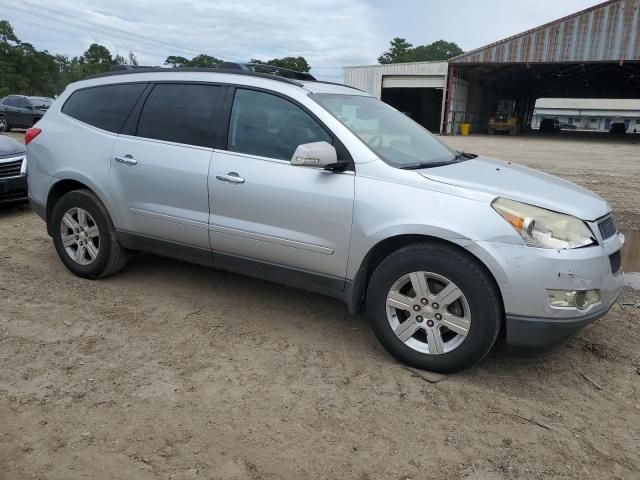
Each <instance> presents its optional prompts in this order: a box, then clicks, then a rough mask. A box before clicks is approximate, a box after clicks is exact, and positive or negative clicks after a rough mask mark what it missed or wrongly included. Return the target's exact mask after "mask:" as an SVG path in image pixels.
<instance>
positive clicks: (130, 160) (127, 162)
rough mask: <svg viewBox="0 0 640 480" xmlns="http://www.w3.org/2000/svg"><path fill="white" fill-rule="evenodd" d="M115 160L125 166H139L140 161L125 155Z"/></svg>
mask: <svg viewBox="0 0 640 480" xmlns="http://www.w3.org/2000/svg"><path fill="white" fill-rule="evenodd" d="M114 160H115V161H116V162H118V163H123V164H125V165H137V164H138V161H137V160H136V159H135V158H133V157H132V156H131V155H125V156H124V157H114Z"/></svg>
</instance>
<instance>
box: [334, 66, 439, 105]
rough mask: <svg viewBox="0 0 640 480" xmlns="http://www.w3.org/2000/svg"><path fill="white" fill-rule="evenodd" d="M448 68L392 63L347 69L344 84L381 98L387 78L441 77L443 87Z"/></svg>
mask: <svg viewBox="0 0 640 480" xmlns="http://www.w3.org/2000/svg"><path fill="white" fill-rule="evenodd" d="M447 67H448V64H447V62H413V63H392V64H387V65H367V66H361V67H345V69H344V83H345V84H347V85H350V86H352V87H356V88H359V89H360V90H364V91H365V92H367V93H370V94H371V95H374V96H376V97H378V98H380V97H381V96H382V83H383V78H384V77H385V76H401V75H402V76H405V75H406V76H429V77H440V78H441V79H442V82H441V85H440V87H442V86H444V85H445V82H446V76H447Z"/></svg>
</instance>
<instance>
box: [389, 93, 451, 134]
mask: <svg viewBox="0 0 640 480" xmlns="http://www.w3.org/2000/svg"><path fill="white" fill-rule="evenodd" d="M382 101H383V102H385V103H388V104H389V105H391V106H392V107H393V108H395V109H397V110H400V111H401V112H402V113H404V114H405V115H407V116H408V117H411V118H412V119H413V120H415V121H416V122H418V123H419V124H420V125H422V126H423V127H424V128H426V129H427V130H429V131H431V132H433V133H438V132H439V131H440V113H441V112H442V90H440V89H437V88H383V89H382Z"/></svg>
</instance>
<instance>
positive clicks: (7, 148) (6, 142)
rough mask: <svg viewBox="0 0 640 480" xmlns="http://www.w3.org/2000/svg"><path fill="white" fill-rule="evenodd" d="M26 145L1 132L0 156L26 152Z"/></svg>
mask: <svg viewBox="0 0 640 480" xmlns="http://www.w3.org/2000/svg"><path fill="white" fill-rule="evenodd" d="M24 152H25V149H24V145H23V144H22V143H20V142H19V141H17V140H14V139H13V138H11V137H10V136H9V135H4V134H0V158H2V157H9V156H12V155H19V154H21V153H24Z"/></svg>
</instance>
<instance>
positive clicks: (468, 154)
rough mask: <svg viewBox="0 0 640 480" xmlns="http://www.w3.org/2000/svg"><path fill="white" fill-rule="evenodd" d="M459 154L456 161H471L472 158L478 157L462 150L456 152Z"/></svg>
mask: <svg viewBox="0 0 640 480" xmlns="http://www.w3.org/2000/svg"><path fill="white" fill-rule="evenodd" d="M456 151H457V152H458V153H457V154H456V159H459V160H460V159H463V158H464V159H465V160H469V159H471V158H476V157H477V156H478V155H476V154H475V153H468V152H463V151H461V150H456Z"/></svg>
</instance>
